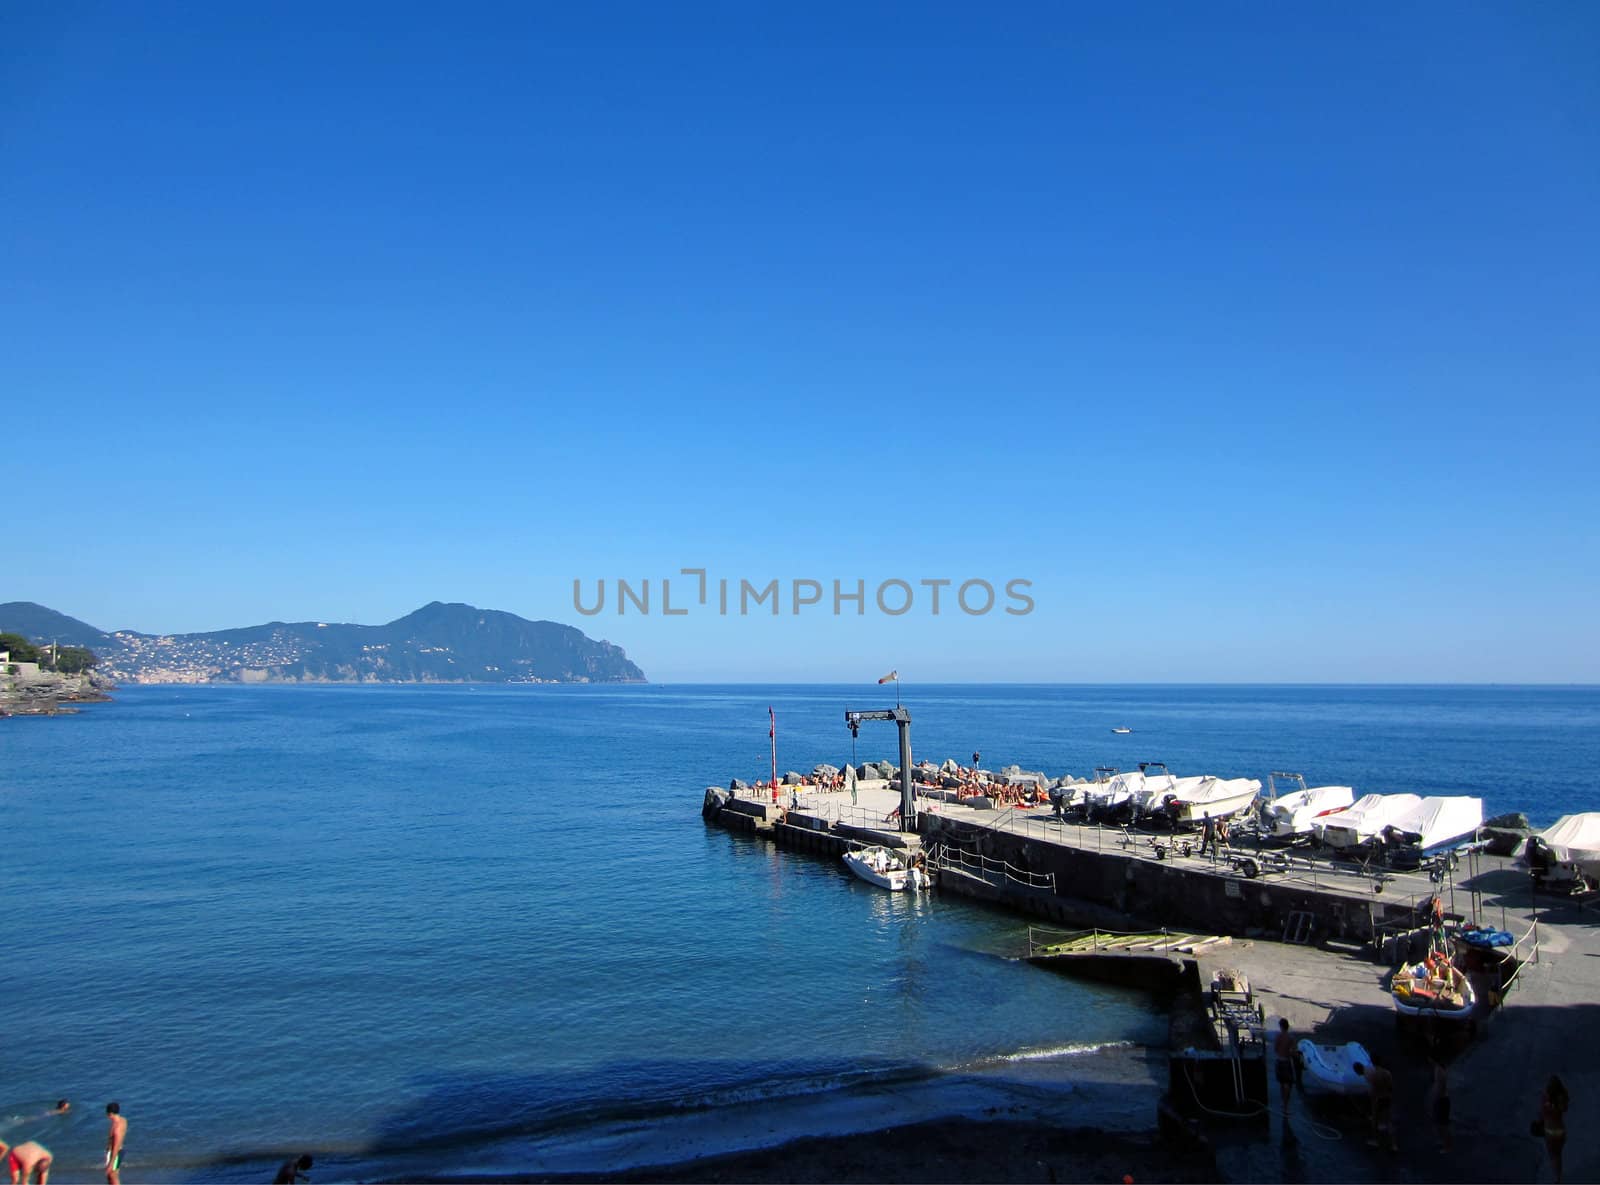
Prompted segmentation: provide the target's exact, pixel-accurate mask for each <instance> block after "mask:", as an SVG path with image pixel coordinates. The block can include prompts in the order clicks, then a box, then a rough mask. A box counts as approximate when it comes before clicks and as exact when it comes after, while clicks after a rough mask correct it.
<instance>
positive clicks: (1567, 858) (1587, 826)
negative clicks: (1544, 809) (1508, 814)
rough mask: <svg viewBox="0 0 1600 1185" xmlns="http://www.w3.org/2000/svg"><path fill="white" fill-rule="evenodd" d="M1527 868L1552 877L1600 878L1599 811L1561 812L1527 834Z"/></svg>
mask: <svg viewBox="0 0 1600 1185" xmlns="http://www.w3.org/2000/svg"><path fill="white" fill-rule="evenodd" d="M1525 860H1526V862H1527V865H1528V867H1529V868H1532V869H1533V870H1534V872H1536V873H1543V874H1544V875H1545V876H1547V877H1550V878H1551V879H1557V880H1560V879H1567V880H1582V881H1584V882H1588V883H1593V882H1595V881H1600V811H1588V812H1586V813H1584V814H1581V815H1563V816H1562V817H1561V818H1560V819H1558V820H1557V821H1556V823H1555V825H1554V826H1553V827H1546V828H1545V829H1544V830H1543V831H1541V832H1539V833H1538V834H1537V835H1530V836H1529V837H1528V846H1527V852H1526V855H1525Z"/></svg>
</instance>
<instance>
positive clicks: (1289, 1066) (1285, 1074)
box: [1272, 1016, 1295, 1123]
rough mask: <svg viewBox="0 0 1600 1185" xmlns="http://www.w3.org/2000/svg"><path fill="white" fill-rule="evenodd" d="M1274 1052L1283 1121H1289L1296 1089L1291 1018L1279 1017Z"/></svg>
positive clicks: (1273, 1041)
mask: <svg viewBox="0 0 1600 1185" xmlns="http://www.w3.org/2000/svg"><path fill="white" fill-rule="evenodd" d="M1272 1052H1273V1053H1274V1054H1275V1055H1276V1056H1277V1059H1278V1064H1277V1067H1276V1068H1275V1070H1274V1073H1275V1074H1276V1075H1277V1078H1278V1089H1279V1091H1281V1092H1282V1094H1283V1121H1284V1122H1285V1123H1288V1122H1289V1093H1290V1092H1291V1091H1292V1090H1294V1059H1295V1040H1294V1034H1293V1033H1291V1032H1290V1031H1289V1018H1288V1017H1286V1016H1280V1017H1279V1018H1278V1035H1277V1036H1276V1037H1274V1038H1273V1039H1272Z"/></svg>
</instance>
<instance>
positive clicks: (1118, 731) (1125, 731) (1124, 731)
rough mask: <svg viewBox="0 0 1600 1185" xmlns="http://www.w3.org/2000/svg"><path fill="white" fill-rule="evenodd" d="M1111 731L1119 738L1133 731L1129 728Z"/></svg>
mask: <svg viewBox="0 0 1600 1185" xmlns="http://www.w3.org/2000/svg"><path fill="white" fill-rule="evenodd" d="M1111 731H1112V732H1114V733H1116V734H1117V735H1118V736H1121V735H1122V734H1124V733H1129V732H1132V731H1133V729H1131V728H1113V729H1112V730H1111Z"/></svg>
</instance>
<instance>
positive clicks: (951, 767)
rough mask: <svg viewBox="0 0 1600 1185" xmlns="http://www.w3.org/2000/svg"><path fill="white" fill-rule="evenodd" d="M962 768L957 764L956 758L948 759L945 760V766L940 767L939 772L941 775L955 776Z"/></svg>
mask: <svg viewBox="0 0 1600 1185" xmlns="http://www.w3.org/2000/svg"><path fill="white" fill-rule="evenodd" d="M960 768H961V767H960V766H959V765H957V764H956V759H955V758H954V757H946V758H945V759H944V764H943V765H941V766H940V767H939V770H940V772H941V773H947V774H953V773H955V772H956V771H957V770H959V769H960Z"/></svg>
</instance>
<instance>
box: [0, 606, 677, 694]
mask: <svg viewBox="0 0 1600 1185" xmlns="http://www.w3.org/2000/svg"><path fill="white" fill-rule="evenodd" d="M0 631H12V632H15V633H19V634H23V635H24V636H26V637H29V638H31V639H33V640H34V641H46V642H48V641H59V642H61V643H62V644H63V645H68V644H70V645H74V646H87V647H89V648H90V649H91V650H93V651H94V652H95V653H96V654H97V655H99V656H100V660H101V662H100V668H99V669H100V670H101V672H102V673H104V674H106V675H109V676H110V677H112V678H113V679H116V680H118V681H119V682H126V683H206V682H237V683H274V682H284V683H309V682H316V683H644V682H648V680H647V679H646V678H645V674H644V672H643V671H642V670H640V669H639V667H638V666H637V665H636V664H634V663H633V662H632V661H630V660H629V659H628V656H627V653H626V652H625V651H624V650H623V649H622V648H621V647H620V646H617V645H615V644H613V643H611V642H608V641H606V640H604V639H601V640H598V641H596V640H595V639H593V638H590V637H589V636H588V635H586V634H585V633H583V631H582V630H579V629H577V628H576V627H574V626H570V625H563V624H561V623H560V622H555V621H529V620H528V619H527V618H523V617H518V616H517V615H516V614H514V613H508V612H506V611H504V610H500V609H479V608H478V607H476V606H474V605H468V604H465V603H463V602H451V603H446V602H444V601H430V602H429V603H428V604H426V605H423V606H422V607H421V608H419V609H416V610H414V611H413V612H411V613H408V614H406V615H405V616H403V617H398V618H396V619H395V620H394V621H391V622H388V623H386V624H383V625H360V624H355V623H350V622H325V621H301V622H284V621H270V622H265V623H263V624H261V625H253V626H238V627H233V628H230V629H224V630H210V631H205V632H201V633H188V634H146V633H141V632H139V631H137V630H116V631H107V630H101V629H97V628H96V627H94V626H91V625H89V624H88V623H87V622H83V621H79V620H78V619H77V618H74V617H68V616H67V615H66V614H64V613H59V612H57V611H56V610H54V609H50V608H47V607H46V606H43V605H40V604H37V603H35V602H32V601H11V602H7V603H5V604H0Z"/></svg>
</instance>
